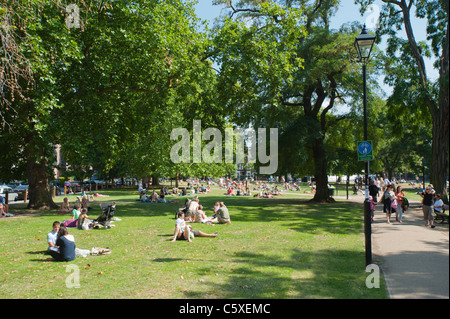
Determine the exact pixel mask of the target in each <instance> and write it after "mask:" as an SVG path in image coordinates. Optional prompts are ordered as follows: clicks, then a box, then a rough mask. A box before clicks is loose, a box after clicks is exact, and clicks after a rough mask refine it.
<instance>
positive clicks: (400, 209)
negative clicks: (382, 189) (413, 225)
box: [395, 186, 405, 223]
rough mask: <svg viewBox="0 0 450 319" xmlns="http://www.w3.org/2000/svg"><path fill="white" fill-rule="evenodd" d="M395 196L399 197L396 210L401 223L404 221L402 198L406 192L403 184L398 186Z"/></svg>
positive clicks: (396, 215)
mask: <svg viewBox="0 0 450 319" xmlns="http://www.w3.org/2000/svg"><path fill="white" fill-rule="evenodd" d="M395 197H397V203H398V205H397V210H396V212H395V220H396V221H398V222H399V223H403V222H402V219H403V207H402V204H403V202H402V198H403V197H405V194H404V193H403V188H402V187H401V186H398V187H397V191H396V192H395Z"/></svg>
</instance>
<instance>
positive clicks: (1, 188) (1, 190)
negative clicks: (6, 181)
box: [0, 185, 16, 201]
mask: <svg viewBox="0 0 450 319" xmlns="http://www.w3.org/2000/svg"><path fill="white" fill-rule="evenodd" d="M6 193H8V201H10V200H13V199H14V198H15V197H16V194H14V190H13V189H12V188H11V187H9V186H8V185H0V196H2V197H4V198H5V197H6ZM5 200H6V198H5Z"/></svg>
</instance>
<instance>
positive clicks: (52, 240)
mask: <svg viewBox="0 0 450 319" xmlns="http://www.w3.org/2000/svg"><path fill="white" fill-rule="evenodd" d="M59 226H60V222H54V223H53V226H52V227H53V229H52V231H51V232H49V233H48V234H47V242H48V248H47V251H56V252H57V251H59V248H58V247H56V239H57V238H58V231H59Z"/></svg>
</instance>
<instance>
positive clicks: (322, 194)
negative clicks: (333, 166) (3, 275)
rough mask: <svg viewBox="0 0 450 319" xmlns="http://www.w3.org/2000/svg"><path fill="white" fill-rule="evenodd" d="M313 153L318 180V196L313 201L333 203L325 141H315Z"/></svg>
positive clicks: (315, 174) (315, 173) (315, 175)
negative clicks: (330, 192)
mask: <svg viewBox="0 0 450 319" xmlns="http://www.w3.org/2000/svg"><path fill="white" fill-rule="evenodd" d="M312 151H313V157H314V177H315V179H316V194H314V198H313V201H317V202H330V201H333V200H332V198H331V197H330V194H329V190H328V177H327V158H326V155H325V149H324V145H323V139H316V140H315V143H314V144H313V146H312Z"/></svg>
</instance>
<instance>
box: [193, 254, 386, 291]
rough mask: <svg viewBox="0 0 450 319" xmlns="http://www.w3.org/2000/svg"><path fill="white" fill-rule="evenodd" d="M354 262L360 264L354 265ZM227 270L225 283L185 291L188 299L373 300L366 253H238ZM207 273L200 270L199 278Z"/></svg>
mask: <svg viewBox="0 0 450 319" xmlns="http://www.w3.org/2000/svg"><path fill="white" fill-rule="evenodd" d="M355 260H358V261H359V262H357V263H355ZM234 262H235V263H237V264H240V265H241V266H239V267H236V268H233V269H229V268H226V269H225V268H224V270H223V272H222V273H221V274H220V276H221V277H222V278H226V280H225V282H224V283H222V284H220V283H219V284H218V283H217V282H209V281H208V280H205V281H204V283H203V288H202V289H201V291H186V292H185V294H186V297H189V298H194V299H195V298H203V297H204V296H205V295H208V294H210V295H218V296H220V298H223V299H229V298H230V299H235V298H238V299H263V298H275V299H289V298H320V299H323V298H365V297H367V298H370V296H373V294H371V292H370V291H369V289H367V288H366V287H365V277H366V275H365V274H364V273H365V272H364V269H365V267H364V257H363V253H361V252H355V251H349V250H332V249H330V250H319V251H314V252H306V251H302V250H300V249H293V250H292V252H291V255H290V257H289V258H285V257H284V258H283V259H280V258H279V257H277V256H267V255H265V254H263V253H253V252H239V253H237V254H236V256H235V259H234ZM207 271H208V269H198V273H199V274H203V273H205V272H207ZM381 295H383V293H381Z"/></svg>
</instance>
